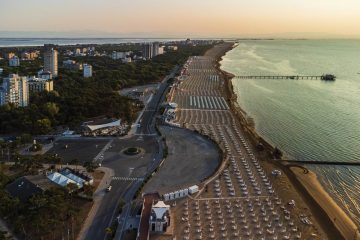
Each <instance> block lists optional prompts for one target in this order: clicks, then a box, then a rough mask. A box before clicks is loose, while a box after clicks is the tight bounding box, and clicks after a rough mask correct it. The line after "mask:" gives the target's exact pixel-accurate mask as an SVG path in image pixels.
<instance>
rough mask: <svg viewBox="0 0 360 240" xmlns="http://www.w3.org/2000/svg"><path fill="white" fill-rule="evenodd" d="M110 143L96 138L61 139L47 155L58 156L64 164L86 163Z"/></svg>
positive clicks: (107, 140)
mask: <svg viewBox="0 0 360 240" xmlns="http://www.w3.org/2000/svg"><path fill="white" fill-rule="evenodd" d="M109 142H110V140H109V139H96V138H77V139H71V138H69V139H60V140H58V141H56V142H55V143H54V147H53V148H52V149H50V150H49V151H48V152H47V154H58V156H59V157H61V158H62V159H63V163H69V162H71V161H72V160H74V159H77V160H78V161H79V162H81V163H84V162H88V161H92V160H93V159H94V158H95V157H96V156H97V155H98V154H99V152H100V151H101V150H102V149H103V148H104V147H105V145H106V144H107V143H109Z"/></svg>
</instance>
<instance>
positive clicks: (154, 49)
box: [153, 42, 160, 57]
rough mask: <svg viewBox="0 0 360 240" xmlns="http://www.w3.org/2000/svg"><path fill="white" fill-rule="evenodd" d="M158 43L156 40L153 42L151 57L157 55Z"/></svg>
mask: <svg viewBox="0 0 360 240" xmlns="http://www.w3.org/2000/svg"><path fill="white" fill-rule="evenodd" d="M159 47H160V46H159V43H158V42H154V43H153V57H156V56H157V55H159Z"/></svg>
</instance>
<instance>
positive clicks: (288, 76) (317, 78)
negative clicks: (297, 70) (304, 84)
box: [235, 74, 336, 81]
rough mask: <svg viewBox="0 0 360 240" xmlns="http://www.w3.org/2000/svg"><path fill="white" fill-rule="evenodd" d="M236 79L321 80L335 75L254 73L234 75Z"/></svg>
mask: <svg viewBox="0 0 360 240" xmlns="http://www.w3.org/2000/svg"><path fill="white" fill-rule="evenodd" d="M235 78H238V79H276V80H282V79H289V80H323V81H335V79H336V76H335V75H332V74H324V75H321V76H300V75H274V76H266V75H257V76H256V75H254V76H235Z"/></svg>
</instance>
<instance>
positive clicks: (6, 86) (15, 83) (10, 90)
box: [0, 74, 29, 107]
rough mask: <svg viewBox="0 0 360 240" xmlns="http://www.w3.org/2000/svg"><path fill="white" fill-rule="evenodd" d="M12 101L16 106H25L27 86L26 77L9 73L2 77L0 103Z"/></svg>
mask: <svg viewBox="0 0 360 240" xmlns="http://www.w3.org/2000/svg"><path fill="white" fill-rule="evenodd" d="M8 103H12V104H14V105H15V106H18V107H26V106H27V105H28V104H29V88H28V79H27V77H20V76H19V75H17V74H10V75H9V77H7V78H4V79H3V83H2V85H1V87H0V105H5V104H8Z"/></svg>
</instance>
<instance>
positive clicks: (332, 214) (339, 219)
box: [290, 167, 360, 240]
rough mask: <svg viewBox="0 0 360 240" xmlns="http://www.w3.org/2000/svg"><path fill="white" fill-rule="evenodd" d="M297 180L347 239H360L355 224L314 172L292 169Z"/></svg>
mask: <svg viewBox="0 0 360 240" xmlns="http://www.w3.org/2000/svg"><path fill="white" fill-rule="evenodd" d="M290 169H291V171H293V172H294V174H295V176H296V178H297V179H298V180H299V181H300V183H301V184H302V185H303V186H304V187H305V189H306V190H307V192H308V193H309V194H310V195H311V196H312V197H313V198H314V200H315V201H316V202H317V203H318V205H319V206H321V208H322V209H323V210H324V211H325V213H326V214H327V215H328V217H329V218H330V220H331V222H332V223H333V224H334V225H335V227H336V228H337V229H338V230H339V231H340V233H341V235H342V236H343V237H344V238H345V239H349V240H350V239H354V240H357V239H360V234H359V231H358V229H357V227H356V225H355V223H354V222H353V221H352V220H351V219H350V218H349V216H348V215H347V214H346V213H345V212H344V211H343V210H342V209H341V208H340V207H339V206H338V205H337V204H336V202H335V201H334V200H333V199H332V198H331V197H330V195H329V194H328V193H327V192H326V191H325V190H324V188H323V187H322V185H321V183H320V182H319V180H318V178H317V176H316V174H315V173H314V172H311V171H309V172H307V173H304V171H303V169H300V168H297V167H290Z"/></svg>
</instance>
